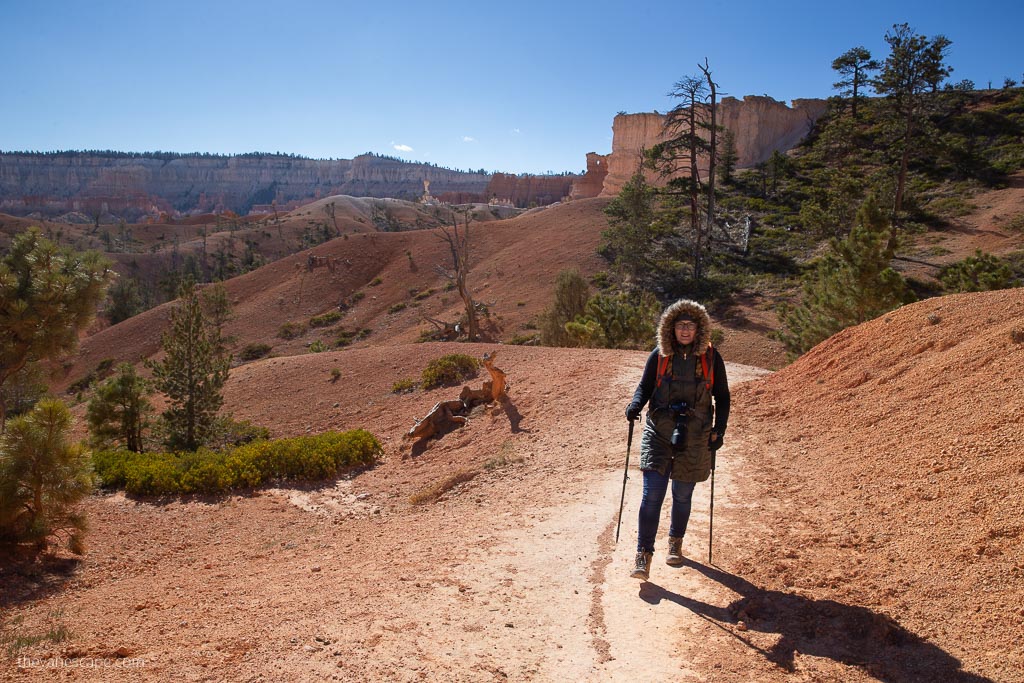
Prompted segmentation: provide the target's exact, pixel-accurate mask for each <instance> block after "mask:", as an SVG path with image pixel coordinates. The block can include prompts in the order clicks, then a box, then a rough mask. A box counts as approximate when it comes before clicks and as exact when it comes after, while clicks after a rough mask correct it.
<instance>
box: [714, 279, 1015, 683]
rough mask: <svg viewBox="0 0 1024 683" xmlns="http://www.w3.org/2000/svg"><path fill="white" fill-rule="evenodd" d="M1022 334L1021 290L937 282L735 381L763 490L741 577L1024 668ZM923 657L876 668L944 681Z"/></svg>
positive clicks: (887, 629) (997, 667)
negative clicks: (755, 378) (909, 301)
mask: <svg viewBox="0 0 1024 683" xmlns="http://www.w3.org/2000/svg"><path fill="white" fill-rule="evenodd" d="M1022 342H1024V289H1013V290H1004V291H999V292H990V293H984V294H962V295H954V296H946V297H941V298H935V299H928V300H926V301H922V302H919V303H916V304H913V305H910V306H906V307H904V308H902V309H900V310H898V311H894V312H892V313H890V314H887V315H884V316H882V317H880V318H878V319H876V320H872V321H870V322H868V323H865V324H863V325H860V326H858V327H855V328H851V329H847V330H845V331H843V332H841V333H839V334H837V335H835V336H834V337H832V338H831V339H829V340H827V341H825V342H823V343H822V344H820V345H819V346H817V347H815V348H814V349H813V350H812V351H810V352H809V353H807V354H805V355H804V356H803V357H802V358H800V359H799V360H798V361H796V362H795V363H793V364H792V365H790V366H788V367H786V368H785V369H783V370H781V371H779V372H777V373H775V374H774V375H772V376H771V377H768V378H766V379H764V380H761V381H760V382H757V383H751V384H750V385H747V386H744V387H741V388H740V389H739V390H738V391H737V392H736V393H737V396H736V398H735V401H736V403H737V404H738V405H740V406H742V408H741V409H740V410H738V411H737V420H736V422H735V427H734V428H733V429H735V430H738V431H740V432H749V433H751V434H756V435H757V439H758V441H759V443H758V444H756V445H754V448H753V449H752V452H751V455H750V458H751V462H752V463H754V464H755V466H756V476H757V479H758V481H759V483H760V485H761V486H762V487H763V489H764V490H765V491H766V492H767V494H768V495H767V497H766V498H764V499H762V500H761V501H756V502H754V505H753V509H754V510H755V511H757V512H758V514H768V515H769V519H768V522H767V523H766V524H765V526H764V533H765V537H764V538H763V539H762V540H759V541H758V542H757V543H755V544H754V545H753V546H752V548H751V550H752V555H751V558H750V559H749V561H747V562H746V563H744V564H743V565H742V566H741V568H740V569H741V571H742V573H743V575H744V576H745V577H746V578H747V579H749V580H751V581H755V582H758V583H762V584H764V585H765V586H769V587H772V588H775V589H777V590H780V591H792V592H794V593H798V594H800V595H803V596H810V597H813V598H816V599H819V600H824V599H828V600H834V601H840V602H842V603H846V604H848V605H860V606H864V607H867V608H870V609H871V610H873V611H875V612H876V613H882V614H886V615H889V616H891V617H893V618H895V619H896V620H897V621H898V622H899V624H900V625H901V626H902V627H903V629H905V630H906V631H909V632H912V633H913V634H916V636H921V637H924V638H927V639H928V641H931V643H934V644H935V645H937V646H938V647H940V648H942V649H943V650H945V652H946V653H948V654H949V655H952V656H954V657H956V658H958V659H960V660H961V663H962V666H963V667H964V669H967V670H971V671H978V672H985V674H986V675H988V676H990V677H991V678H992V680H997V681H1022V680H1024V654H1022V653H1024V650H1022V648H1021V646H1020V643H1021V642H1022V641H1024V545H1022V540H1024V426H1022V416H1024V343H1022ZM758 451H759V452H758ZM791 616H793V615H791ZM876 621H877V620H876ZM869 625H870V624H869ZM873 628H876V629H877V628H881V629H882V632H883V634H887V635H888V636H889V638H887V639H890V640H892V641H893V642H900V643H901V644H902V643H903V642H905V641H906V640H907V638H906V636H907V635H908V634H907V633H906V632H905V631H903V630H902V629H899V628H894V627H893V626H892V625H891V624H890V625H889V626H885V625H879V624H878V623H874V625H873ZM851 641H852V639H851ZM798 649H800V648H798ZM907 655H908V651H903V654H902V655H901V654H900V648H898V647H893V648H891V652H890V656H891V657H892V658H893V662H895V661H898V660H899V659H900V657H904V658H905V657H906V656H907ZM854 659H855V658H854ZM926 659H927V658H926ZM926 663H927V664H930V665H931V666H932V669H928V668H927V666H925V665H922V666H923V667H924V668H923V669H922V671H921V672H920V673H919V674H918V673H915V674H914V675H913V676H911V673H913V671H912V670H910V669H907V668H905V667H904V668H900V667H898V666H895V665H893V668H890V669H888V671H886V670H885V667H882V670H881V671H877V672H875V673H879V674H882V673H888V675H890V676H893V677H891V678H889V677H886V676H881V679H882V680H936V681H937V680H949V679H948V678H942V677H941V676H939V677H931V678H929V675H931V676H935V675H936V674H937V673H939V672H944V673H946V674H949V672H950V671H951V670H952V669H951V668H950V667H949V662H948V661H945V660H944V659H943V658H936V657H932V658H931V659H929V660H928V661H927V662H926ZM918 675H919V676H920V677H916V676H918ZM956 680H961V679H959V678H957V679H956ZM963 680H967V679H963Z"/></svg>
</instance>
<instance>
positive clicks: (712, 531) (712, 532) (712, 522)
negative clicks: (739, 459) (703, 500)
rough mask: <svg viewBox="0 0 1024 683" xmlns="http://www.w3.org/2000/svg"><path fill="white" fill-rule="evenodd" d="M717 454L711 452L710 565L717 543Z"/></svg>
mask: <svg viewBox="0 0 1024 683" xmlns="http://www.w3.org/2000/svg"><path fill="white" fill-rule="evenodd" d="M716 458H717V454H716V453H715V451H711V519H710V520H709V521H708V564H709V565H710V564H711V548H712V546H713V545H714V542H715V459H716Z"/></svg>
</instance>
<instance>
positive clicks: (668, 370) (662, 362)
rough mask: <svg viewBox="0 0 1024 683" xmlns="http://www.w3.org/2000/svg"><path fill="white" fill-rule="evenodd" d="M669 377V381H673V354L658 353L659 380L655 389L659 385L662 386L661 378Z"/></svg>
mask: <svg viewBox="0 0 1024 683" xmlns="http://www.w3.org/2000/svg"><path fill="white" fill-rule="evenodd" d="M662 377H668V379H669V381H672V356H663V355H661V354H660V353H659V354H658V381H657V382H655V384H654V390H655V391H657V390H658V387H660V386H661V378H662Z"/></svg>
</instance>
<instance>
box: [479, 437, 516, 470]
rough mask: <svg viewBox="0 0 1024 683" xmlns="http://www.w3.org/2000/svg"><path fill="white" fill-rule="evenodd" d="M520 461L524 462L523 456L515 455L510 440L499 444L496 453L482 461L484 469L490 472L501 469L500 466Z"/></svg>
mask: <svg viewBox="0 0 1024 683" xmlns="http://www.w3.org/2000/svg"><path fill="white" fill-rule="evenodd" d="M521 462H524V458H523V456H521V455H516V452H515V446H514V445H513V444H512V442H511V441H506V442H505V443H503V444H501V448H500V449H499V450H498V454H497V455H495V456H493V457H490V458H488V459H487V460H485V461H484V469H485V470H487V471H488V472H490V471H492V470H497V469H501V468H502V467H508V466H509V465H516V464H519V463H521Z"/></svg>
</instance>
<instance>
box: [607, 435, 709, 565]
mask: <svg viewBox="0 0 1024 683" xmlns="http://www.w3.org/2000/svg"><path fill="white" fill-rule="evenodd" d="M632 445H633V421H632V420H630V421H629V436H628V437H626V469H625V471H624V472H623V473H622V497H621V498H619V523H618V524H617V525H616V526H615V542H616V543H618V542H619V530H620V529H621V528H622V505H623V503H625V502H626V480H627V479H629V449H630V447H631V446H632ZM709 564H710V563H709Z"/></svg>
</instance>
